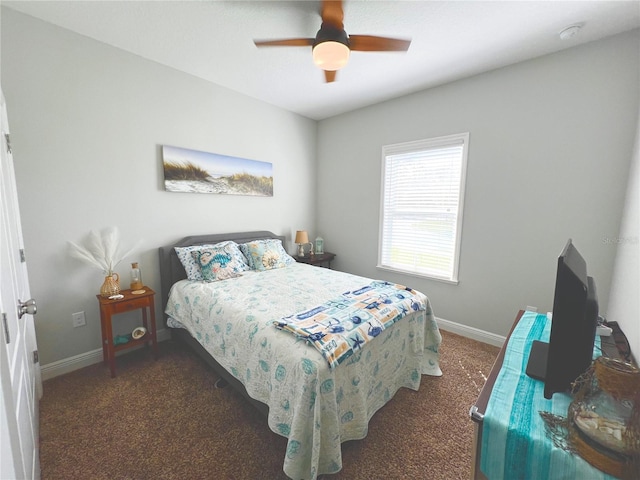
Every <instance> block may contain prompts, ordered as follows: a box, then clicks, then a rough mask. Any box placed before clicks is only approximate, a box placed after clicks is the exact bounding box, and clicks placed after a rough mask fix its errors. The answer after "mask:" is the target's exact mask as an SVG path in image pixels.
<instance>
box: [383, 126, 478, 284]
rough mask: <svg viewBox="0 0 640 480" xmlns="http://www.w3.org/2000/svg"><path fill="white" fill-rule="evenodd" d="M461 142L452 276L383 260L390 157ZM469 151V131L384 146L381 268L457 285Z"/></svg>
mask: <svg viewBox="0 0 640 480" xmlns="http://www.w3.org/2000/svg"><path fill="white" fill-rule="evenodd" d="M460 144H461V145H462V154H461V159H460V178H459V188H460V189H459V193H458V209H457V218H456V222H455V225H456V227H455V231H454V235H455V245H454V248H453V268H452V271H451V275H450V276H441V275H436V274H434V273H429V272H424V271H417V270H410V269H403V268H400V267H399V266H398V265H395V266H394V265H386V264H384V263H383V261H382V259H383V250H384V249H383V244H384V232H385V224H384V220H385V200H386V198H385V197H386V192H387V185H386V172H387V163H388V159H387V157H389V156H391V155H400V154H407V153H412V152H420V151H424V150H429V149H437V148H438V147H442V148H444V147H451V146H455V145H460ZM468 152H469V132H464V133H457V134H452V135H446V136H440V137H433V138H427V139H422V140H414V141H409V142H402V143H396V144H391V145H383V146H382V169H381V178H380V185H381V187H380V218H379V232H378V259H377V265H376V267H377V268H379V269H382V270H389V271H392V272H395V273H401V274H406V275H413V276H417V277H421V278H428V279H431V280H437V281H440V282H445V283H451V284H454V285H457V284H458V283H459V276H458V274H459V267H460V251H461V245H462V223H463V218H464V198H465V190H466V177H467V157H468Z"/></svg>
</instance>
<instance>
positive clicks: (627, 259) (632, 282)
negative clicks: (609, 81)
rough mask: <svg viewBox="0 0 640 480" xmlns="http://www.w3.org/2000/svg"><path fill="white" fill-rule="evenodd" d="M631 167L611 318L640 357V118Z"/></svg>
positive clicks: (610, 310)
mask: <svg viewBox="0 0 640 480" xmlns="http://www.w3.org/2000/svg"><path fill="white" fill-rule="evenodd" d="M636 132H637V133H636V144H635V149H634V153H633V159H632V163H631V169H630V170H629V184H628V188H627V195H626V198H625V206H624V212H623V216H622V225H621V226H620V234H619V235H618V237H617V238H616V239H615V243H616V244H617V246H618V249H617V255H616V263H615V269H614V272H613V280H612V282H611V296H610V297H609V310H608V312H607V320H610V321H616V322H618V323H619V324H620V327H621V328H622V330H623V331H624V333H625V334H626V336H627V339H628V340H629V343H630V345H631V351H632V352H633V354H634V356H635V358H636V361H638V360H640V255H639V253H640V119H639V121H638V129H637V130H636Z"/></svg>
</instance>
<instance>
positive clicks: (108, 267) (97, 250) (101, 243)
mask: <svg viewBox="0 0 640 480" xmlns="http://www.w3.org/2000/svg"><path fill="white" fill-rule="evenodd" d="M137 246H138V244H136V245H134V246H133V247H132V248H131V249H129V250H127V252H126V253H122V251H121V250H120V232H119V231H118V228H117V227H107V228H105V229H103V230H102V231H100V232H97V231H95V230H91V231H90V232H89V235H88V236H87V238H86V241H85V244H84V245H78V244H77V243H74V242H69V253H70V254H71V256H73V257H74V258H77V259H79V260H82V261H83V262H85V263H88V264H89V265H91V266H94V267H98V268H99V269H100V270H102V272H103V273H104V274H106V275H111V274H113V269H114V268H115V267H116V266H117V265H118V264H119V263H120V262H121V261H122V260H123V259H124V258H125V257H126V256H128V255H130V254H131V253H132V252H133V250H135V248H136V247H137Z"/></svg>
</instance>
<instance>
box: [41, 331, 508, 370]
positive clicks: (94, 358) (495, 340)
mask: <svg viewBox="0 0 640 480" xmlns="http://www.w3.org/2000/svg"><path fill="white" fill-rule="evenodd" d="M436 321H437V322H438V327H440V328H441V329H442V330H446V331H448V332H453V333H457V334H458V335H462V336H463V337H468V338H471V339H473V340H477V341H479V342H484V343H488V344H489V345H494V346H496V347H501V346H502V344H503V343H504V341H505V337H503V336H501V335H496V334H494V333H490V332H485V331H484V330H480V329H478V328H474V327H469V326H467V325H462V324H461V323H456V322H451V321H449V320H445V319H444V318H436ZM157 336H158V341H159V342H162V341H164V340H168V339H169V338H170V337H171V334H170V333H169V330H167V329H166V328H163V329H161V330H158V332H157ZM100 362H102V349H101V348H98V349H96V350H91V351H89V352H85V353H81V354H79V355H74V356H73V357H69V358H64V359H62V360H58V361H57V362H52V363H47V364H46V365H42V366H41V367H40V370H41V372H42V380H49V379H50V378H54V377H57V376H60V375H64V374H65V373H70V372H73V371H74V370H79V369H80V368H84V367H88V366H89V365H94V364H96V363H100Z"/></svg>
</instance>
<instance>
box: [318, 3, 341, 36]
mask: <svg viewBox="0 0 640 480" xmlns="http://www.w3.org/2000/svg"><path fill="white" fill-rule="evenodd" d="M320 16H321V17H322V23H326V24H328V25H331V26H333V27H335V28H337V29H338V30H344V23H343V21H344V10H343V8H342V0H323V1H322V7H321V10H320Z"/></svg>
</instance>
